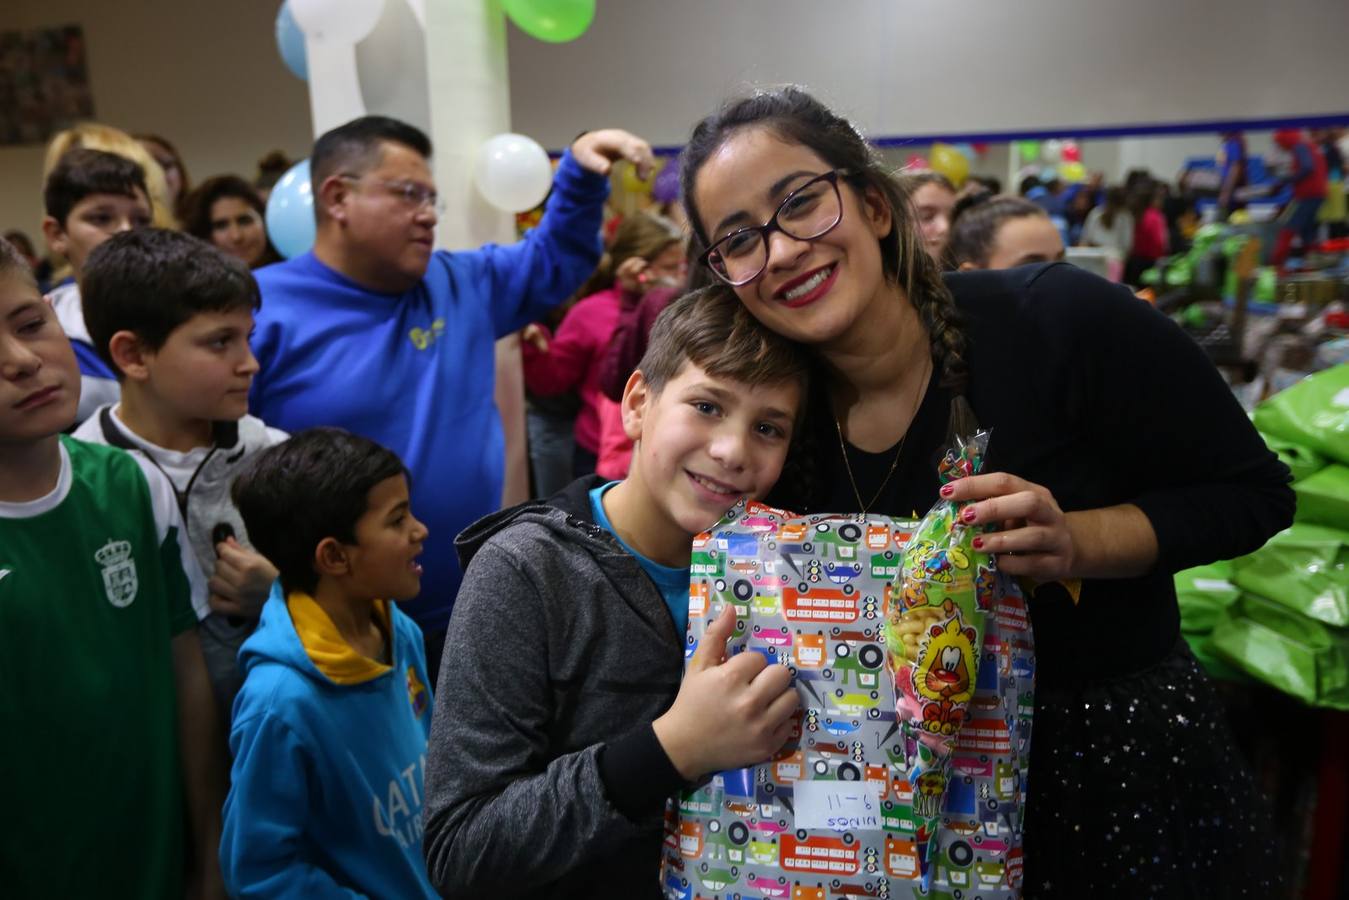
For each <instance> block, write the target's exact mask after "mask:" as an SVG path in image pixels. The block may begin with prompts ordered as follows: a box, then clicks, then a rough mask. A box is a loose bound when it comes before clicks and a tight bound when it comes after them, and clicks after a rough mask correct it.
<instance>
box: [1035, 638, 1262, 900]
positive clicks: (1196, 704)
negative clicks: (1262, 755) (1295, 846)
mask: <svg viewBox="0 0 1349 900" xmlns="http://www.w3.org/2000/svg"><path fill="white" fill-rule="evenodd" d="M1035 699H1036V708H1035V740H1034V741H1032V743H1031V774H1030V785H1029V787H1030V794H1029V797H1028V798H1027V810H1026V827H1025V845H1024V846H1025V852H1026V864H1025V882H1024V885H1025V887H1024V897H1025V898H1026V900H1048V898H1060V897H1071V898H1091V900H1098V898H1115V897H1119V898H1129V900H1146V898H1190V897H1194V898H1205V900H1208V898H1214V900H1219V898H1227V897H1252V898H1255V897H1258V898H1262V900H1264V898H1274V897H1280V896H1282V893H1281V888H1280V875H1279V871H1278V858H1279V854H1278V852H1277V851H1278V847H1277V839H1278V836H1277V835H1275V834H1274V833H1273V831H1272V826H1271V824H1270V822H1271V819H1270V815H1269V813H1268V809H1267V804H1266V802H1265V800H1264V798H1263V797H1262V796H1261V795H1260V793H1259V790H1258V789H1257V787H1256V785H1255V783H1254V781H1253V779H1252V777H1251V774H1250V771H1249V769H1248V767H1247V765H1246V764H1245V762H1244V761H1243V760H1242V758H1241V756H1240V755H1239V754H1238V752H1237V750H1236V748H1235V745H1234V744H1233V741H1232V736H1231V734H1230V732H1229V729H1228V726H1227V722H1226V720H1225V719H1224V718H1223V711H1222V707H1221V705H1220V703H1219V700H1218V695H1217V692H1216V690H1215V689H1214V687H1213V685H1212V683H1211V682H1210V681H1209V680H1208V676H1207V675H1205V674H1204V672H1203V671H1202V670H1201V669H1200V668H1199V664H1198V663H1197V662H1195V660H1194V657H1193V656H1191V655H1190V652H1189V650H1188V648H1186V647H1185V646H1184V644H1183V643H1182V644H1181V645H1180V646H1178V647H1177V649H1176V650H1175V651H1173V652H1172V654H1171V655H1170V656H1168V657H1167V658H1166V659H1165V660H1163V661H1162V662H1160V663H1158V664H1157V665H1155V666H1153V667H1151V668H1149V669H1146V670H1144V671H1142V672H1139V673H1136V674H1133V675H1129V676H1126V677H1123V678H1116V679H1112V680H1109V681H1102V682H1099V683H1093V684H1083V685H1078V686H1073V687H1071V688H1058V689H1055V688H1053V687H1047V686H1038V687H1037V693H1036V698H1035Z"/></svg>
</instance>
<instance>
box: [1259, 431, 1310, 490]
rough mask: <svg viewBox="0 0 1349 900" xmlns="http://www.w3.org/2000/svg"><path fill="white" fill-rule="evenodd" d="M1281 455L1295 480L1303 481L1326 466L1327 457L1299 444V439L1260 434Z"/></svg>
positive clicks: (1280, 459)
mask: <svg viewBox="0 0 1349 900" xmlns="http://www.w3.org/2000/svg"><path fill="white" fill-rule="evenodd" d="M1260 436H1261V437H1262V438H1264V439H1265V443H1266V444H1268V445H1269V449H1271V450H1273V451H1274V452H1275V454H1277V455H1278V457H1279V462H1281V463H1283V464H1284V465H1285V466H1287V467H1288V469H1289V471H1291V472H1292V473H1293V480H1294V481H1301V480H1302V479H1304V478H1306V477H1307V476H1308V475H1311V474H1312V473H1314V472H1319V471H1320V470H1321V469H1324V468H1325V467H1326V458H1325V457H1324V456H1322V455H1321V454H1319V453H1317V452H1316V451H1315V450H1313V449H1312V448H1311V447H1308V446H1306V445H1304V444H1299V443H1298V442H1297V441H1290V440H1286V439H1284V438H1281V437H1275V436H1274V435H1272V434H1264V433H1261V435H1260Z"/></svg>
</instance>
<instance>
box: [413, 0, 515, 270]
mask: <svg viewBox="0 0 1349 900" xmlns="http://www.w3.org/2000/svg"><path fill="white" fill-rule="evenodd" d="M426 69H427V79H428V83H429V86H430V90H429V91H428V94H429V95H430V98H431V140H432V142H433V143H434V144H435V159H434V160H433V167H434V173H435V178H436V188H437V189H438V190H439V191H440V196H441V197H443V198H444V199H445V212H444V214H443V215H441V217H440V227H439V229H438V231H437V235H436V242H437V244H438V245H439V246H441V247H446V248H449V249H463V248H470V247H477V246H479V245H481V244H484V243H487V242H489V241H498V242H505V243H510V242H511V241H513V240H514V239H515V220H514V216H512V215H510V214H509V213H503V212H501V211H499V210H497V209H493V208H492V207H491V206H489V205H488V204H487V202H486V201H484V200H483V199H482V198H481V197H480V196H479V195H478V192H477V190H476V189H475V188H474V187H473V162H474V160H475V159H476V157H477V152H478V147H479V146H481V144H482V142H483V141H485V140H487V138H489V137H491V136H492V135H495V134H500V133H502V132H503V131H510V126H511V113H510V74H509V70H508V69H507V66H506V18H505V16H504V14H503V13H502V12H501V5H500V3H499V2H498V0H426Z"/></svg>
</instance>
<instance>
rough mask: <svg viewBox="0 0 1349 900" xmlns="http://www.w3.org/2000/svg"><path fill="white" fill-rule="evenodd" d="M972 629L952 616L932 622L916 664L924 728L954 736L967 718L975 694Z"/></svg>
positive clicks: (914, 676) (915, 671) (914, 678)
mask: <svg viewBox="0 0 1349 900" xmlns="http://www.w3.org/2000/svg"><path fill="white" fill-rule="evenodd" d="M974 638H975V631H974V629H973V628H962V627H961V623H960V617H959V616H958V615H957V616H953V617H952V618H950V619H948V620H946V621H945V622H943V623H938V624H936V625H933V626H932V628H931V630H930V631H929V632H928V640H927V643H926V644H924V645H923V647H922V648H921V650H920V651H919V656H918V662H917V663H916V664H915V665H914V667H913V690H914V693H915V694H917V695H918V697H920V698H921V699H922V700H923V701H925V702H924V703H923V729H924V730H926V731H930V732H932V733H933V734H942V735H952V734H955V733H956V730H957V729H959V728H960V724H961V722H962V721H963V720H964V717H965V705H966V704H967V703H969V701H970V698H971V697H973V696H974V678H975V672H976V669H975V666H976V662H975V656H974Z"/></svg>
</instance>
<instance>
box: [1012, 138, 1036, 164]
mask: <svg viewBox="0 0 1349 900" xmlns="http://www.w3.org/2000/svg"><path fill="white" fill-rule="evenodd" d="M1016 149H1017V151H1018V152H1020V153H1021V161H1022V162H1028V163H1029V162H1035V161H1036V160H1037V159H1039V158H1040V142H1039V141H1017V142H1016Z"/></svg>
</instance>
